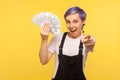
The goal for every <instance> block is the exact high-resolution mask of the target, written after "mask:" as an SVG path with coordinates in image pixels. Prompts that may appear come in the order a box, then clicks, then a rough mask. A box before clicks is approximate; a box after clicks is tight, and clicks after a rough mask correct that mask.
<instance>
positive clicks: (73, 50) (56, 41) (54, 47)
mask: <svg viewBox="0 0 120 80" xmlns="http://www.w3.org/2000/svg"><path fill="white" fill-rule="evenodd" d="M62 36H63V33H60V34H57V35H54V36H53V38H52V39H51V41H50V44H49V46H48V51H50V52H51V53H55V54H56V57H55V64H56V67H55V71H54V75H53V78H54V77H55V75H56V72H57V69H58V65H59V60H58V54H59V46H60V43H61V40H62ZM82 37H83V35H81V36H80V37H78V38H75V39H74V38H70V37H69V36H68V35H66V38H65V42H64V45H63V54H64V55H68V56H74V55H78V53H79V45H80V40H81V39H82ZM93 41H94V40H93ZM90 50H91V49H88V48H86V47H85V46H84V44H83V52H82V55H83V68H84V67H85V61H86V59H87V54H88V52H89V51H90ZM91 51H92V50H91Z"/></svg>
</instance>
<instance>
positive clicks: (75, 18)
mask: <svg viewBox="0 0 120 80" xmlns="http://www.w3.org/2000/svg"><path fill="white" fill-rule="evenodd" d="M84 22H85V21H82V20H81V19H80V17H79V13H75V14H71V15H68V16H67V17H66V26H67V28H68V30H69V33H68V36H69V37H72V38H77V37H79V36H80V35H81V30H82V26H83V24H84Z"/></svg>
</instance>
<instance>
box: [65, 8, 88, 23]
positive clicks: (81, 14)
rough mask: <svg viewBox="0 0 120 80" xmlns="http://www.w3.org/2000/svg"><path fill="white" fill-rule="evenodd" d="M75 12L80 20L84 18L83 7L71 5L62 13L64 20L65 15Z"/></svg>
mask: <svg viewBox="0 0 120 80" xmlns="http://www.w3.org/2000/svg"><path fill="white" fill-rule="evenodd" d="M75 13H79V16H80V19H81V20H82V21H84V20H86V13H85V11H84V10H83V9H81V8H79V7H76V6H75V7H72V8H70V9H68V10H67V11H66V12H65V14H64V19H65V20H66V17H67V16H68V15H71V14H75Z"/></svg>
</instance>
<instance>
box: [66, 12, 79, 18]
mask: <svg viewBox="0 0 120 80" xmlns="http://www.w3.org/2000/svg"><path fill="white" fill-rule="evenodd" d="M74 19H80V16H79V13H74V14H70V15H68V16H67V17H66V20H74Z"/></svg>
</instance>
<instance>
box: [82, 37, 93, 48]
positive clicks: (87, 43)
mask: <svg viewBox="0 0 120 80" xmlns="http://www.w3.org/2000/svg"><path fill="white" fill-rule="evenodd" d="M82 42H83V43H84V44H85V46H86V47H87V48H89V49H93V47H94V46H95V41H94V40H93V38H92V37H91V36H90V35H85V36H84V37H83V39H82Z"/></svg>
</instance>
